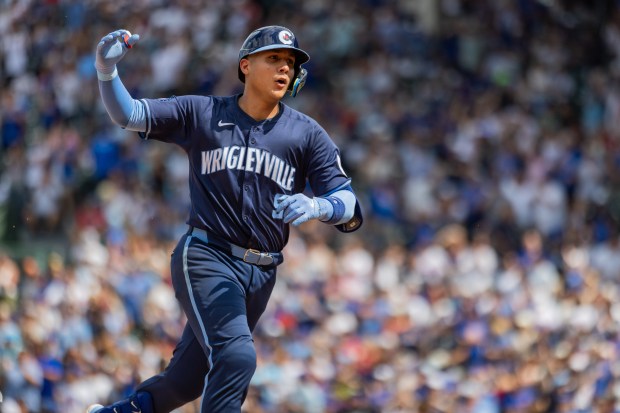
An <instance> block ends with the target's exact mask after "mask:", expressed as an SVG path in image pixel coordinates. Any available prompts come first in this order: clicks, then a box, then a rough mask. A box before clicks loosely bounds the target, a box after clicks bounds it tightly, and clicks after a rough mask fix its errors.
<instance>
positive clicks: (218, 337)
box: [137, 234, 276, 413]
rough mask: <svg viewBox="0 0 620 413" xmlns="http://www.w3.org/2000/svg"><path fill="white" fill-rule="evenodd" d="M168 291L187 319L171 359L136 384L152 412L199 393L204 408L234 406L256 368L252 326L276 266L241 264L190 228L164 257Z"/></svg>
mask: <svg viewBox="0 0 620 413" xmlns="http://www.w3.org/2000/svg"><path fill="white" fill-rule="evenodd" d="M171 268H172V282H173V287H174V291H175V295H176V297H177V299H178V300H179V302H180V303H181V306H182V308H183V311H184V312H185V314H186V315H187V319H188V322H187V325H186V326H185V330H184V331H183V335H182V337H181V340H180V341H179V343H178V344H177V346H176V348H175V349H174V353H173V355H172V359H171V361H170V364H169V365H168V367H166V369H165V370H164V371H163V372H162V373H161V374H159V375H157V376H154V377H152V378H150V379H148V380H146V381H145V382H143V383H142V384H140V385H139V386H138V389H137V391H147V392H149V393H150V394H151V396H152V398H153V406H154V409H155V412H156V413H163V412H169V411H171V410H174V409H175V408H178V407H180V406H182V405H184V404H186V403H188V402H191V401H193V400H195V399H197V398H198V397H200V396H201V395H202V404H201V411H202V412H203V413H206V412H209V413H218V412H231V413H232V412H235V413H239V412H240V411H241V405H242V404H243V401H244V399H245V397H246V394H247V391H248V387H249V383H250V379H251V378H252V376H253V374H254V371H255V370H256V350H255V348H254V341H253V339H252V331H253V330H254V327H255V326H256V323H257V322H258V319H259V317H260V316H261V315H262V314H263V312H264V311H265V307H266V306H267V302H268V301H269V297H270V296H271V291H272V290H273V286H274V284H275V281H276V268H275V267H272V268H264V267H258V266H256V265H252V264H248V263H246V262H244V261H243V260H240V259H238V258H235V257H232V256H230V255H228V254H226V253H225V252H222V251H220V250H218V249H216V248H215V247H213V246H211V245H208V244H207V243H205V242H204V241H203V240H201V239H199V238H196V237H195V236H192V235H190V234H186V235H184V236H183V237H181V239H180V241H179V243H178V244H177V246H176V248H175V250H174V252H173V253H172V260H171Z"/></svg>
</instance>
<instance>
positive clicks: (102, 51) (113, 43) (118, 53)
mask: <svg viewBox="0 0 620 413" xmlns="http://www.w3.org/2000/svg"><path fill="white" fill-rule="evenodd" d="M138 40H140V35H138V34H131V33H130V32H129V30H124V29H121V30H116V31H114V32H112V33H110V34H108V35H106V36H104V37H103V38H102V39H101V41H100V42H99V44H98V45H97V52H96V57H95V68H96V69H97V72H99V73H103V74H110V73H112V72H114V70H115V69H116V64H117V63H118V62H120V60H121V59H122V58H123V57H124V56H125V54H126V53H127V51H128V50H129V49H131V48H132V47H133V45H134V44H136V43H137V42H138Z"/></svg>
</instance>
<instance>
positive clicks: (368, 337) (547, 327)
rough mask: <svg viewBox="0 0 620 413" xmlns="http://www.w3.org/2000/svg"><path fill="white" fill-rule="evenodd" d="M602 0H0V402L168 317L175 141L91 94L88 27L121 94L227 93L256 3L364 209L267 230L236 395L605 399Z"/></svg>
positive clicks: (610, 257)
mask: <svg viewBox="0 0 620 413" xmlns="http://www.w3.org/2000/svg"><path fill="white" fill-rule="evenodd" d="M619 6H620V2H618V1H617V0H591V1H579V0H409V1H395V0H357V1H338V2H330V1H327V0H313V1H308V2H299V1H291V0H275V1H266V0H265V1H260V0H256V1H251V0H214V1H208V2H206V1H198V0H184V1H174V2H172V1H165V0H135V1H126V0H120V1H113V2H111V1H105V0H101V1H99V0H85V1H82V0H56V1H53V0H48V1H46V0H37V1H35V0H0V392H1V393H2V395H3V401H2V403H0V409H2V411H3V412H8V413H13V412H69V413H72V412H82V411H84V409H85V407H86V406H88V405H89V404H91V403H94V402H102V403H106V402H110V401H114V400H117V399H120V398H122V397H125V396H126V395H128V394H129V393H130V392H131V390H132V388H133V387H134V386H135V385H136V384H137V383H139V382H140V381H141V380H142V379H145V378H147V377H150V376H151V375H153V374H155V373H157V372H159V371H160V370H162V369H163V368H164V367H165V365H166V363H167V361H168V360H169V357H170V355H171V352H172V349H173V347H174V344H175V343H176V340H177V338H178V337H179V336H180V332H181V330H182V327H183V325H184V321H185V320H184V318H183V315H182V314H181V312H180V311H179V308H178V306H177V304H176V301H175V298H174V293H173V291H172V288H171V285H170V274H169V256H170V253H171V251H172V248H173V246H174V245H175V243H176V241H177V239H178V237H179V236H180V235H181V234H182V233H183V232H185V230H186V226H185V219H186V217H187V208H188V202H187V201H188V196H187V191H188V190H187V183H186V179H187V161H186V159H185V155H184V153H182V152H181V151H180V150H177V149H176V148H175V147H173V146H172V145H166V144H162V143H159V142H144V141H141V140H140V139H139V138H138V136H137V134H134V133H130V132H126V131H124V130H122V129H121V128H118V127H116V126H115V125H114V124H113V123H112V122H111V121H110V120H109V118H108V116H107V114H106V113H105V111H104V109H103V107H102V104H101V101H100V98H99V94H98V88H97V79H96V73H95V70H94V67H93V63H94V50H95V47H96V44H97V43H98V41H99V39H100V38H101V37H103V36H104V35H106V34H107V33H109V32H111V31H113V30H115V29H118V28H126V29H129V30H130V31H131V32H133V33H139V34H140V35H141V40H140V42H139V43H138V45H137V46H136V47H135V48H134V49H133V50H132V51H131V52H130V53H129V54H128V56H126V58H125V59H124V61H123V62H122V63H121V64H120V65H119V72H120V75H121V77H122V79H123V81H124V83H125V85H126V86H127V87H128V89H129V90H130V91H131V93H132V94H133V96H134V97H152V98H156V97H167V96H170V95H172V94H174V95H183V94H219V95H228V94H233V93H238V92H240V91H241V90H242V85H241V83H240V82H239V81H238V80H237V70H236V63H237V53H238V50H239V47H240V45H241V44H242V42H243V40H244V38H245V36H246V35H247V34H248V33H249V32H250V31H251V30H253V29H254V28H257V27H259V26H263V25H267V24H279V25H284V26H287V27H289V28H290V29H291V30H292V31H293V32H294V33H295V34H296V35H297V37H298V39H299V42H300V46H301V47H302V48H303V49H305V50H306V51H308V52H309V53H310V55H311V60H310V62H309V63H308V64H307V65H306V67H307V69H308V70H309V72H310V77H309V81H308V83H307V84H306V87H305V88H304V90H303V91H302V93H301V94H300V95H299V96H298V97H297V98H295V99H291V98H287V99H286V100H285V102H286V103H287V104H288V105H290V106H293V107H295V108H297V109H300V110H302V111H304V112H306V113H307V114H309V115H310V116H312V117H314V118H315V119H316V120H318V121H319V123H321V124H322V125H323V126H324V127H325V129H326V130H327V131H328V132H329V134H330V135H331V137H332V138H333V140H334V141H335V142H336V143H337V144H338V145H339V146H340V148H341V150H342V157H343V164H344V168H345V170H346V171H347V172H348V173H349V174H350V175H351V176H352V178H353V186H354V188H355V189H356V191H357V195H358V197H359V198H360V200H361V202H362V204H363V207H364V211H365V224H364V226H363V228H362V229H361V230H360V231H358V232H355V233H353V234H350V235H341V234H340V233H338V232H337V231H335V230H334V229H333V228H330V227H328V226H326V225H321V224H316V223H308V224H304V225H303V226H302V227H301V228H299V229H298V230H294V231H293V232H292V235H291V239H290V242H289V245H288V246H287V248H286V250H285V257H286V258H285V262H284V264H283V265H282V266H281V267H280V270H279V273H278V278H279V279H278V283H277V286H276V289H275V291H274V293H273V297H272V300H271V303H270V305H269V307H268V309H267V312H266V313H265V315H264V316H263V318H262V319H261V322H260V324H259V326H258V327H257V330H256V332H255V341H256V346H257V351H258V355H259V362H258V368H257V371H256V374H255V376H254V379H253V383H252V388H251V390H250V394H249V396H248V399H247V401H246V404H245V411H246V412H249V413H267V412H269V413H272V412H282V413H288V412H292V413H322V412H329V413H333V412H351V413H353V412H362V413H364V412H368V413H371V412H380V413H401V412H422V413H429V412H433V413H438V412H445V413H454V412H456V413H463V412H471V413H520V412H523V413H526V412H527V413H537V412H540V413H543V412H546V413H553V412H570V413H573V412H575V413H576V412H579V413H611V412H619V411H620V404H619V403H618V401H617V400H618V399H620V380H619V379H620V361H619V359H620V357H619V356H620V354H619V351H620V336H619V329H618V325H619V322H620V289H619V287H618V277H619V275H620V239H619V221H618V220H619V218H620V93H619V92H620V7H619ZM181 411H183V412H197V411H198V405H197V404H196V403H193V404H190V405H187V406H185V407H184V408H183V409H181Z"/></svg>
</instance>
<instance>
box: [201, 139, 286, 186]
mask: <svg viewBox="0 0 620 413" xmlns="http://www.w3.org/2000/svg"><path fill="white" fill-rule="evenodd" d="M223 169H237V170H242V171H246V172H254V173H256V174H262V175H263V176H265V177H267V178H269V179H271V180H273V181H274V182H275V183H277V184H278V185H280V187H282V188H284V189H286V190H288V191H291V190H292V189H293V183H294V182H295V168H293V167H292V166H291V165H289V164H288V163H287V162H286V161H284V160H282V159H280V158H279V157H277V156H275V155H273V154H272V153H270V152H267V151H264V150H262V149H258V148H247V149H246V147H244V146H237V145H232V146H225V147H223V148H217V149H212V150H210V151H202V164H201V170H200V173H201V174H202V175H207V174H211V173H214V172H218V171H221V170H223Z"/></svg>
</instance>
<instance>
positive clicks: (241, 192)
mask: <svg viewBox="0 0 620 413" xmlns="http://www.w3.org/2000/svg"><path fill="white" fill-rule="evenodd" d="M138 40H139V36H138V35H137V34H133V35H132V34H131V33H130V32H129V31H127V30H117V31H114V32H112V33H110V34H108V35H107V36H105V37H103V38H102V39H101V41H100V42H99V44H98V46H97V52H96V62H95V67H96V69H97V76H98V79H99V90H100V93H101V97H102V100H103V103H104V105H105V107H106V110H107V111H108V114H109V116H110V118H111V119H112V121H113V122H114V123H116V124H118V125H119V126H121V127H123V128H125V129H128V130H132V131H137V132H139V135H140V136H141V137H142V138H143V139H156V140H160V141H164V142H170V143H174V144H177V145H179V146H180V147H181V148H183V149H184V150H185V152H186V153H187V156H188V158H189V188H190V197H191V211H190V214H189V218H188V221H187V224H188V230H187V233H185V234H184V235H183V236H182V237H181V239H180V240H179V243H178V244H177V246H176V248H175V249H174V251H173V253H172V258H171V269H172V282H173V287H174V289H175V293H176V297H177V299H178V300H179V302H180V304H181V306H182V308H183V310H184V312H185V314H186V315H187V319H188V322H187V325H186V327H185V330H184V332H183V335H182V337H181V339H180V341H179V342H178V344H177V346H176V349H175V351H174V354H173V356H172V359H171V361H170V363H169V365H168V367H167V368H166V369H165V370H164V371H163V372H162V373H161V374H159V375H157V376H155V377H152V378H149V379H148V380H146V381H144V382H143V383H141V384H140V385H139V386H138V387H137V389H136V391H135V393H134V394H133V395H132V396H131V397H129V398H128V399H126V400H122V401H119V402H117V403H114V404H112V405H110V406H107V407H103V406H101V405H93V406H91V407H89V409H88V412H90V413H94V412H100V413H107V412H116V413H122V412H138V411H141V412H143V413H147V412H157V413H162V412H169V411H171V410H173V409H176V408H178V407H180V406H182V405H184V404H186V403H188V402H190V401H192V400H195V399H197V398H198V397H200V396H202V404H201V411H202V412H210V413H213V412H240V411H241V405H242V403H243V401H244V399H245V397H246V393H247V390H248V386H249V383H250V379H251V377H252V375H253V374H254V371H255V368H256V351H255V348H254V344H253V340H252V331H253V329H254V327H255V326H256V323H257V322H258V319H259V317H260V316H261V314H262V313H263V311H264V310H265V307H266V305H267V301H268V300H269V296H270V294H271V291H272V289H273V286H274V283H275V281H276V267H277V265H278V264H280V263H281V262H282V253H281V251H282V249H283V248H284V246H285V245H286V243H287V241H288V237H289V224H292V225H294V226H298V225H300V224H303V223H304V222H306V221H309V220H312V219H318V220H320V221H322V222H325V223H326V224H328V225H334V226H335V227H336V228H337V229H338V230H340V231H342V232H352V231H355V230H357V229H358V228H359V227H360V226H361V225H362V215H361V210H360V207H359V203H358V201H357V199H356V197H355V194H354V193H353V190H352V188H351V185H350V184H351V179H350V178H348V177H347V175H346V174H345V172H344V171H343V169H342V166H341V162H340V155H339V150H338V148H337V147H336V145H335V144H334V142H333V141H332V140H331V139H330V137H329V136H328V134H327V133H326V132H325V130H324V129H323V128H322V127H321V126H320V125H319V124H318V123H317V122H316V121H315V120H313V119H312V118H310V117H309V116H307V115H304V114H302V113H300V112H298V111H296V110H293V109H292V108H290V107H289V106H287V105H285V104H284V103H282V102H281V99H282V98H283V97H284V96H285V95H286V94H287V93H290V94H291V95H292V96H295V95H296V94H297V93H299V90H300V89H301V88H302V87H303V85H304V82H305V79H306V76H307V71H306V70H305V69H304V68H302V64H304V63H305V62H307V61H308V60H309V59H310V56H309V55H308V53H306V52H305V51H303V50H302V49H300V48H299V46H298V42H297V39H296V38H295V36H294V34H293V32H292V31H291V30H289V29H287V28H285V27H281V26H267V27H262V28H259V29H257V30H255V31H253V32H252V33H251V34H250V35H249V36H248V37H247V39H246V40H245V42H244V43H243V45H242V47H241V50H240V51H239V60H238V65H237V70H238V75H239V79H240V80H241V82H243V83H244V84H245V86H244V90H243V93H242V94H240V95H237V96H227V97H216V96H179V97H171V98H166V99H139V100H136V99H133V98H132V97H131V96H130V94H129V93H128V91H127V89H126V88H125V86H123V83H122V82H121V79H120V78H119V76H118V72H117V69H116V64H117V63H118V62H119V61H120V60H121V59H122V58H123V57H124V56H125V54H127V52H128V51H129V49H131V48H132V47H133V46H134V45H135V44H136V42H137V41H138ZM307 184H309V186H310V188H311V189H312V192H313V194H315V195H316V196H307V195H305V194H304V193H303V192H304V189H305V188H306V185H307Z"/></svg>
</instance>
